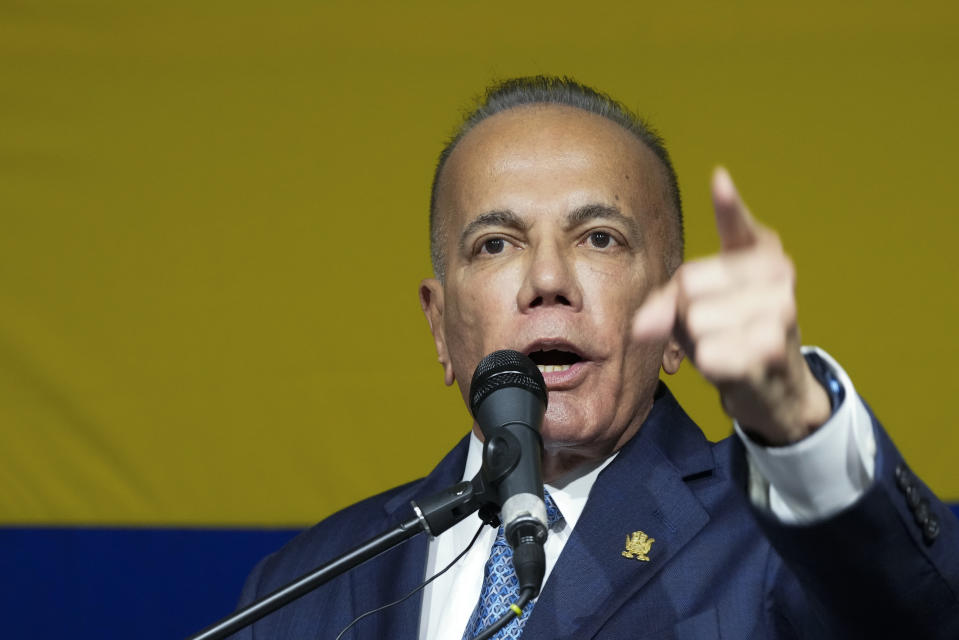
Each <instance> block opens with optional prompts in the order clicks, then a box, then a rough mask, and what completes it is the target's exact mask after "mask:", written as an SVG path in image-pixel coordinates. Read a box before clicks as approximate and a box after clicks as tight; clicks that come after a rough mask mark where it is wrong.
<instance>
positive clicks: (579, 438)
mask: <svg viewBox="0 0 959 640" xmlns="http://www.w3.org/2000/svg"><path fill="white" fill-rule="evenodd" d="M604 431H605V429H603V428H602V427H600V426H599V425H597V424H596V419H595V417H593V416H589V415H587V413H586V412H583V411H582V410H581V408H580V410H579V411H577V410H575V409H574V408H573V407H566V406H563V405H562V403H555V404H551V405H550V407H549V409H547V411H546V416H545V418H544V420H543V428H542V435H543V445H544V446H545V447H546V448H547V449H550V448H562V447H570V446H576V445H579V444H585V443H589V442H593V441H595V440H596V438H597V436H598V435H599V434H601V433H602V432H604Z"/></svg>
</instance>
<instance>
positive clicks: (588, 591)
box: [236, 385, 959, 640]
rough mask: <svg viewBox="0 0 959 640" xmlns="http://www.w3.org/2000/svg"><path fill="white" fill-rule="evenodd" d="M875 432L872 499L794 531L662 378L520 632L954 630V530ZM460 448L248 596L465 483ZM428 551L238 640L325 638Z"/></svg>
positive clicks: (958, 631)
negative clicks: (630, 547) (629, 552)
mask: <svg viewBox="0 0 959 640" xmlns="http://www.w3.org/2000/svg"><path fill="white" fill-rule="evenodd" d="M873 424H874V428H875V433H876V439H877V443H878V456H877V464H876V473H875V481H874V483H873V485H872V486H871V488H870V489H869V490H868V492H867V493H866V495H865V496H863V497H862V498H861V499H860V500H859V501H857V502H856V504H854V505H853V506H852V507H850V508H848V509H846V510H844V511H843V512H842V513H840V514H838V515H837V516H835V517H833V518H830V519H828V520H826V521H824V522H821V523H817V524H815V525H812V526H786V525H782V524H780V523H779V522H778V521H776V520H774V519H770V518H769V517H766V516H765V515H763V514H762V513H760V512H758V511H757V510H756V509H754V508H752V507H751V505H750V504H749V502H748V499H747V496H746V489H745V487H746V469H745V453H744V451H743V448H742V445H741V444H740V443H739V442H738V441H737V440H736V439H735V438H727V439H726V440H723V441H722V442H719V443H715V444H714V443H710V442H709V441H707V440H706V438H705V436H704V435H703V433H702V431H700V429H699V428H698V427H697V426H696V425H695V424H694V423H693V422H692V420H691V419H690V418H689V417H688V416H687V415H686V413H685V412H684V411H683V410H682V409H681V408H680V406H679V404H678V403H677V402H676V400H675V399H674V398H673V396H672V394H670V393H669V391H668V390H667V389H666V388H665V385H660V389H659V392H658V393H657V398H656V402H655V404H654V407H653V409H652V411H651V412H650V415H649V417H648V418H647V420H646V422H645V423H644V425H643V426H642V428H641V429H640V430H639V432H638V434H637V435H636V437H634V438H633V439H632V440H631V441H630V442H628V443H627V444H626V445H625V446H624V447H623V448H622V450H621V452H620V454H619V455H618V456H617V457H616V459H615V460H614V461H613V462H612V463H611V464H609V465H608V466H607V467H606V468H605V469H604V470H603V471H602V473H601V474H600V475H599V477H598V478H597V480H596V483H595V485H594V486H593V489H592V492H591V493H590V496H589V500H588V501H587V503H586V507H585V509H584V511H583V513H582V516H581V517H580V520H579V522H578V523H577V525H576V528H575V529H574V530H573V531H572V534H571V536H570V538H569V540H568V542H567V544H566V546H565V547H564V549H563V552H562V555H561V556H560V558H559V560H558V561H557V563H556V565H555V567H554V569H553V572H552V574H551V575H550V577H549V580H548V581H547V582H546V584H545V585H544V587H543V591H542V593H541V595H540V597H539V599H538V601H537V602H536V605H535V607H534V609H533V612H532V614H531V615H530V617H529V620H528V622H527V625H526V628H525V629H524V632H523V638H524V640H527V639H528V640H540V639H542V640H558V639H561V638H569V639H574V638H575V639H577V640H578V639H583V638H604V639H613V638H630V639H632V638H639V639H648V640H653V639H659V638H690V639H695V640H709V639H712V638H856V637H869V638H874V639H875V638H892V637H908V638H925V637H930V638H933V637H934V638H951V639H955V638H959V596H957V594H959V523H957V521H956V519H955V517H954V516H953V515H952V513H951V512H950V511H949V510H948V508H946V507H945V506H944V505H943V504H942V503H940V502H939V501H938V500H937V499H935V497H934V496H932V494H931V492H930V491H929V490H928V488H926V487H925V486H924V485H922V484H921V483H920V482H919V481H918V480H917V479H915V478H914V476H912V475H911V473H909V472H908V471H907V470H904V467H903V466H902V459H901V457H900V455H899V453H898V452H897V450H896V449H895V447H894V446H893V445H892V443H891V442H890V440H889V438H888V437H887V436H886V434H885V432H884V431H883V429H882V428H881V426H880V425H879V424H878V422H877V421H876V420H875V419H873ZM466 450H467V440H466V439H464V440H463V441H461V442H460V443H459V444H458V445H457V446H456V448H455V449H453V451H451V452H450V453H449V454H448V455H447V456H446V457H445V458H444V459H443V461H442V462H440V464H439V465H438V466H437V467H436V469H434V470H433V472H432V473H431V474H430V475H429V476H427V477H426V478H424V479H422V480H418V481H416V482H412V483H410V484H407V485H404V486H402V487H398V488H396V489H393V490H391V491H388V492H386V493H383V494H381V495H378V496H375V497H373V498H369V499H368V500H365V501H363V502H360V503H358V504H356V505H353V506H352V507H349V508H347V509H345V510H343V511H341V512H339V513H337V514H335V515H333V516H331V517H329V518H327V519H326V520H324V521H323V522H321V523H319V524H318V525H316V526H314V527H313V528H311V529H309V530H308V531H306V532H304V533H303V534H301V535H300V536H299V537H297V538H296V539H294V540H293V541H292V542H291V543H290V544H289V545H287V546H286V547H285V548H284V549H282V550H281V551H279V552H277V553H275V554H273V555H271V556H269V557H267V558H266V559H264V560H263V561H262V562H261V563H260V564H259V565H258V566H257V567H256V569H255V570H254V571H253V573H252V574H251V575H250V577H249V579H248V581H247V584H246V586H245V588H244V591H243V595H242V598H241V604H247V603H249V602H250V601H252V600H253V599H255V598H257V597H261V596H263V595H265V594H267V593H269V592H271V591H273V590H274V589H276V588H278V587H280V586H282V585H284V584H286V583H287V582H289V581H291V580H293V579H294V578H296V577H298V576H300V575H302V574H304V573H306V572H308V571H310V570H311V569H313V568H315V567H317V566H319V565H320V564H322V563H324V562H326V561H328V560H330V559H331V558H333V557H335V556H337V555H338V554H340V553H342V552H343V551H345V550H347V549H349V548H351V547H353V546H355V545H356V544H358V543H359V542H362V541H364V540H366V539H368V538H371V537H373V536H374V535H376V534H378V533H380V532H382V531H384V530H386V529H387V528H390V527H393V526H395V525H396V524H398V523H400V522H402V521H405V520H408V519H409V518H411V517H412V511H411V509H410V500H413V499H416V498H420V497H424V496H428V495H430V494H432V493H435V492H437V491H439V490H441V489H443V488H445V487H447V486H449V485H451V484H454V483H455V482H458V481H459V480H460V478H461V476H462V473H463V468H464V464H465V460H466ZM897 469H898V472H897ZM897 478H902V479H897ZM909 486H912V487H914V488H913V489H909V490H908V491H904V490H903V489H904V488H907V487H909ZM907 493H911V494H912V495H911V496H907ZM910 500H911V501H912V504H915V503H916V502H917V501H918V500H925V501H926V502H925V503H927V504H928V505H929V506H928V510H929V513H928V514H927V515H929V514H931V515H934V516H935V517H936V518H937V519H938V522H939V532H938V535H937V536H936V537H935V538H934V539H932V540H928V539H927V538H924V536H923V529H922V527H920V526H919V525H918V524H917V522H916V517H915V507H914V506H913V507H910V504H911V503H910ZM927 522H928V520H927ZM638 530H642V531H644V532H646V533H647V534H648V535H649V536H651V537H653V538H655V539H656V542H655V543H654V544H653V546H652V548H651V550H650V552H649V557H650V561H649V562H639V561H637V560H634V559H629V558H625V557H623V556H622V554H621V552H622V551H623V549H624V543H625V540H626V536H627V535H628V534H629V533H631V532H633V531H638ZM426 559H427V538H426V537H425V536H419V537H417V538H413V539H411V540H409V541H407V542H406V543H404V544H403V545H401V546H399V547H398V548H395V549H393V550H391V551H389V552H387V553H385V554H383V555H381V556H379V557H377V558H375V559H373V560H371V561H370V562H368V563H366V564H365V565H363V566H361V567H359V568H357V569H356V570H354V571H353V572H352V573H349V574H347V575H344V576H341V577H339V578H337V579H336V580H334V581H332V582H330V583H328V584H326V585H324V586H323V587H321V588H320V589H318V590H316V591H314V592H312V593H310V594H309V595H307V596H305V597H303V598H302V599H300V600H298V601H296V602H294V603H292V604H290V605H288V606H287V607H286V608H285V609H282V610H280V611H278V612H276V613H273V614H271V615H269V616H267V617H266V618H263V619H262V620H260V621H259V622H257V623H256V624H255V625H254V626H253V627H251V628H247V629H246V630H244V631H242V632H240V633H238V634H237V636H236V638H239V639H243V640H252V639H253V638H257V639H260V640H262V639H265V638H297V639H302V638H310V639H325V638H329V639H331V640H332V639H333V638H335V637H336V634H337V633H338V632H339V631H340V630H341V629H342V628H343V627H345V626H346V625H347V624H349V622H350V621H351V620H352V619H353V618H355V617H356V616H358V615H360V614H361V613H363V612H365V611H367V610H369V609H372V608H374V607H378V606H380V605H382V604H385V603H387V602H391V601H393V600H396V599H398V598H400V597H402V596H403V595H405V594H406V593H408V592H409V591H411V590H412V589H414V588H415V587H416V586H417V585H418V584H419V583H421V582H422V581H423V580H424V579H425V577H426V576H425V575H424V573H425V570H426ZM421 604H422V599H421V596H420V594H417V595H416V596H414V597H412V598H410V599H409V600H407V601H405V602H404V603H402V604H400V605H398V606H395V607H392V608H390V609H388V610H386V611H384V612H381V613H377V614H375V615H373V616H370V617H368V618H366V619H364V620H362V621H361V622H359V623H358V624H357V625H356V626H354V627H353V628H352V629H351V630H350V631H349V632H348V634H347V635H346V636H345V637H348V638H353V639H361V638H362V639H366V638H375V639H383V638H390V639H394V638H395V639H399V640H416V638H417V634H418V627H419V619H420V609H421ZM900 634H901V635H900ZM443 640H446V639H443ZM450 640H460V639H459V638H453V639H450Z"/></svg>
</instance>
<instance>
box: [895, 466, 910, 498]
mask: <svg viewBox="0 0 959 640" xmlns="http://www.w3.org/2000/svg"><path fill="white" fill-rule="evenodd" d="M909 476H910V473H909V467H907V466H906V463H905V462H900V463H899V464H897V465H896V486H898V487H899V490H900V491H905V490H906V487H908V486H909V485H910V484H912V483H911V482H910V480H911V478H910V477H909Z"/></svg>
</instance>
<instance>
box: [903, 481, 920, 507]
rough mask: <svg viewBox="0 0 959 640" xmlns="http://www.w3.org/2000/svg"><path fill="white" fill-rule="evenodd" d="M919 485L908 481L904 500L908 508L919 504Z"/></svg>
mask: <svg viewBox="0 0 959 640" xmlns="http://www.w3.org/2000/svg"><path fill="white" fill-rule="evenodd" d="M919 499H920V498H919V487H917V486H916V485H914V484H912V483H910V484H909V485H908V486H907V487H906V502H908V503H909V508H910V509H915V508H916V505H918V504H919Z"/></svg>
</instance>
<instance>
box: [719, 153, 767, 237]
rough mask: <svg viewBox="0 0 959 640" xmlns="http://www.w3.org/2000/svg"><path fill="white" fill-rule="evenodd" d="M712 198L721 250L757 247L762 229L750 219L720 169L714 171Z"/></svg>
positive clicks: (736, 193)
mask: <svg viewBox="0 0 959 640" xmlns="http://www.w3.org/2000/svg"><path fill="white" fill-rule="evenodd" d="M712 195H713V208H714V209H715V210H716V230H717V231H718V232H719V245H720V248H721V250H722V251H723V252H726V251H735V250H737V249H746V248H748V247H752V246H755V245H756V244H758V243H759V241H760V239H761V237H762V232H763V227H762V225H760V224H759V223H758V222H757V221H756V219H755V218H753V216H752V214H751V213H750V212H749V208H748V207H747V206H746V204H745V203H744V202H743V200H742V198H741V197H740V196H739V192H738V191H737V190H736V185H734V184H733V179H732V178H731V177H730V176H729V172H728V171H726V169H724V168H723V167H717V168H716V170H715V171H714V172H713V184H712Z"/></svg>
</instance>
